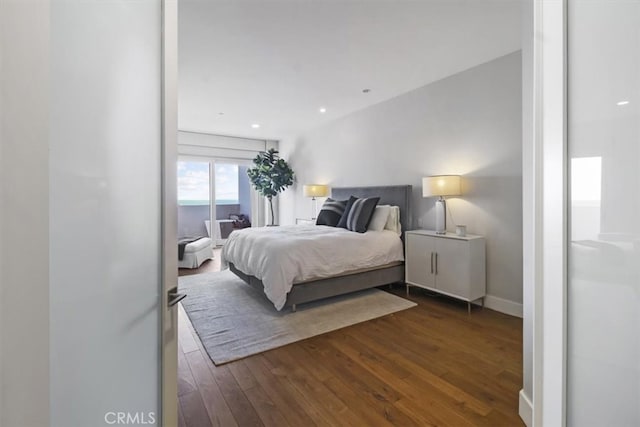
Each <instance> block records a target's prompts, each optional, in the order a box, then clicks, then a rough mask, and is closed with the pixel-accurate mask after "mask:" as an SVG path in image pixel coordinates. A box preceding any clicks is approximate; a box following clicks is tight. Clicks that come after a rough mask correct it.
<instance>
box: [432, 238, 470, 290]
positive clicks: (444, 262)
mask: <svg viewBox="0 0 640 427" xmlns="http://www.w3.org/2000/svg"><path fill="white" fill-rule="evenodd" d="M435 251H436V253H437V259H436V288H437V289H438V290H439V291H442V292H446V293H447V294H451V295H456V296H459V297H462V298H465V299H468V298H469V291H470V290H469V282H470V280H469V279H470V278H469V261H470V256H469V243H468V242H467V241H464V240H455V239H438V240H437V243H436V249H435Z"/></svg>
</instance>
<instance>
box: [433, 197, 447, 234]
mask: <svg viewBox="0 0 640 427" xmlns="http://www.w3.org/2000/svg"><path fill="white" fill-rule="evenodd" d="M436 234H447V202H445V201H444V199H443V198H442V197H440V198H439V199H438V200H436Z"/></svg>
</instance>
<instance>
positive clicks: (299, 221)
mask: <svg viewBox="0 0 640 427" xmlns="http://www.w3.org/2000/svg"><path fill="white" fill-rule="evenodd" d="M296 224H297V225H316V220H315V219H311V218H296Z"/></svg>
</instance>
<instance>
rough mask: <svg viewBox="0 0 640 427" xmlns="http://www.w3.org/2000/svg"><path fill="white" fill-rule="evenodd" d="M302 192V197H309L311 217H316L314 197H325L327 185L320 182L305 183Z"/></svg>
mask: <svg viewBox="0 0 640 427" xmlns="http://www.w3.org/2000/svg"><path fill="white" fill-rule="evenodd" d="M302 192H303V193H304V197H311V209H312V214H311V215H312V217H311V219H316V212H317V210H318V205H317V204H318V201H317V200H316V197H327V196H328V195H329V186H327V185H322V184H307V185H305V186H304V187H303V189H302Z"/></svg>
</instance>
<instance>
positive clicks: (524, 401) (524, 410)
mask: <svg viewBox="0 0 640 427" xmlns="http://www.w3.org/2000/svg"><path fill="white" fill-rule="evenodd" d="M518 415H520V418H522V421H524V423H525V424H526V425H527V427H531V425H532V424H531V421H532V420H533V405H532V404H531V401H530V400H529V398H528V397H527V395H526V394H524V390H520V403H519V404H518Z"/></svg>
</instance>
